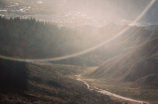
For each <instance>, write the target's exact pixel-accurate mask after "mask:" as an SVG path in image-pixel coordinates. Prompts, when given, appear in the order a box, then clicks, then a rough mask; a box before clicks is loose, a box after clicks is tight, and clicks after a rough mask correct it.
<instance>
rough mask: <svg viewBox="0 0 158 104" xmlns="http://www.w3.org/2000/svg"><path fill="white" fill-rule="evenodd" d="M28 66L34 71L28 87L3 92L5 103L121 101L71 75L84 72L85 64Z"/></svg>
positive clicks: (109, 103)
mask: <svg viewBox="0 0 158 104" xmlns="http://www.w3.org/2000/svg"><path fill="white" fill-rule="evenodd" d="M27 67H28V69H29V72H30V76H29V79H28V90H26V91H24V92H22V93H18V92H14V93H12V92H7V93H3V92H2V91H0V103H1V104H8V103H9V104H17V103H19V104H41V103H42V104H96V103H99V104H104V103H106V104H121V103H120V102H118V101H114V100H112V99H111V98H110V97H108V96H105V95H102V94H100V93H96V92H94V91H89V90H88V89H87V88H86V85H84V84H83V83H82V82H79V81H77V80H75V79H71V78H69V76H72V75H76V74H81V73H82V72H83V69H82V67H79V66H74V65H64V64H63V65H62V64H51V63H29V64H27ZM5 90H6V91H7V90H8V89H7V88H6V89H3V91H5Z"/></svg>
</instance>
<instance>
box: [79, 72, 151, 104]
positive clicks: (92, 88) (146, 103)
mask: <svg viewBox="0 0 158 104" xmlns="http://www.w3.org/2000/svg"><path fill="white" fill-rule="evenodd" d="M76 76H77V80H78V81H81V82H83V83H84V84H85V85H86V86H87V89H89V90H94V91H96V92H99V93H102V94H104V95H108V96H112V97H116V98H120V99H123V100H127V101H132V102H135V103H140V104H150V103H148V102H144V101H139V100H135V99H131V98H127V97H123V96H120V95H117V94H114V93H111V92H108V91H106V90H103V89H99V88H97V87H95V86H90V85H89V84H88V83H87V82H85V81H83V80H82V79H80V76H81V75H76Z"/></svg>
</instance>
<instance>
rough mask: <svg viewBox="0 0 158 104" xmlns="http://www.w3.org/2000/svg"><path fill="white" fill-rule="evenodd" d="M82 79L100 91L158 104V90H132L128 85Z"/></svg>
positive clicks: (89, 70) (88, 71)
mask: <svg viewBox="0 0 158 104" xmlns="http://www.w3.org/2000/svg"><path fill="white" fill-rule="evenodd" d="M94 70H95V69H94V68H92V69H88V70H87V72H86V74H88V73H90V72H92V71H94ZM81 79H82V80H83V81H85V82H87V83H88V84H89V85H90V86H95V87H97V88H99V89H103V90H106V91H108V92H112V93H115V94H117V95H121V96H124V97H127V98H132V99H137V100H139V101H144V102H150V103H151V104H158V99H157V98H158V90H157V89H149V88H146V89H145V88H131V87H129V86H128V84H123V83H122V84H121V83H120V85H118V84H117V85H116V84H115V85H114V84H109V83H106V81H105V80H102V79H90V78H88V77H86V75H83V76H81ZM112 98H113V99H119V98H116V97H112ZM132 104H133V103H132Z"/></svg>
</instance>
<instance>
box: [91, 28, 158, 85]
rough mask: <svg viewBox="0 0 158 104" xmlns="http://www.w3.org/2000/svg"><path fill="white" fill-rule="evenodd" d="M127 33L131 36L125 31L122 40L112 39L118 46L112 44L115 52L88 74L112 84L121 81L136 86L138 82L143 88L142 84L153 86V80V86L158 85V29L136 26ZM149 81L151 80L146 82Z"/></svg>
mask: <svg viewBox="0 0 158 104" xmlns="http://www.w3.org/2000/svg"><path fill="white" fill-rule="evenodd" d="M136 30H137V32H136ZM128 32H129V33H128ZM128 32H127V33H128V35H127V34H126V33H125V34H124V35H122V36H121V37H120V40H119V39H116V40H114V41H113V42H117V45H116V46H117V48H115V47H114V49H113V46H112V45H111V44H109V46H111V47H112V48H111V50H112V52H113V51H114V52H115V54H114V55H113V56H112V57H109V58H108V59H107V60H106V61H105V62H104V64H103V65H102V66H100V67H99V68H98V69H97V70H95V71H94V72H92V73H91V74H89V75H88V76H89V77H90V78H96V79H102V80H105V82H106V81H107V82H109V83H112V84H116V83H121V82H122V83H132V84H131V86H134V84H135V83H137V84H138V85H139V86H141V87H142V85H141V84H143V87H147V86H150V85H151V83H152V81H153V83H152V85H151V86H152V87H158V86H157V83H155V80H156V78H157V77H156V76H157V73H158V69H157V68H158V59H157V53H158V35H157V30H155V31H148V32H147V31H146V30H143V29H138V28H137V29H136V28H135V29H134V31H133V32H132V31H131V30H129V31H128ZM125 37H126V38H125ZM109 49H110V48H109ZM123 50H124V51H123ZM105 57H106V56H105ZM149 80H150V81H151V82H150V83H147V82H149ZM139 86H137V87H139Z"/></svg>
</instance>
